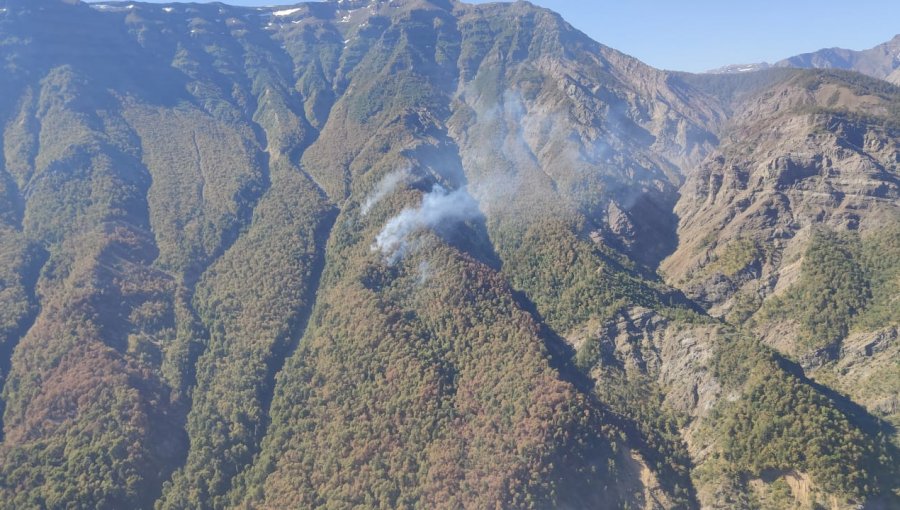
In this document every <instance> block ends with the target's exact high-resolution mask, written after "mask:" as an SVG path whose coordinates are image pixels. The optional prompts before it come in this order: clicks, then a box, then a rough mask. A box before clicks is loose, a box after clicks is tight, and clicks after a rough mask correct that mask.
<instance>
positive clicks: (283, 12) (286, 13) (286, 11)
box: [272, 7, 303, 16]
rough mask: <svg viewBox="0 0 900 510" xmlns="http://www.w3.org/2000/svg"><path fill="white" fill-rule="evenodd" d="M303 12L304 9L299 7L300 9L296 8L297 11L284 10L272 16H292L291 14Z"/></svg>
mask: <svg viewBox="0 0 900 510" xmlns="http://www.w3.org/2000/svg"><path fill="white" fill-rule="evenodd" d="M302 10H303V8H302V7H298V8H296V9H285V10H283V11H275V12H273V13H272V16H290V15H291V14H294V13H295V12H300V11H302Z"/></svg>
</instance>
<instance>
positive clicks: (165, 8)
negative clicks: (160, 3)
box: [163, 7, 175, 12]
mask: <svg viewBox="0 0 900 510" xmlns="http://www.w3.org/2000/svg"><path fill="white" fill-rule="evenodd" d="M174 10H175V9H173V8H171V7H163V11H165V12H172V11H174Z"/></svg>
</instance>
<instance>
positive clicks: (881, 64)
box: [710, 35, 900, 85]
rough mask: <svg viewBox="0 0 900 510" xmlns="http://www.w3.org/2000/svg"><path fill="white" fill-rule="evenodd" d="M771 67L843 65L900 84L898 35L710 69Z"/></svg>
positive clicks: (735, 70) (719, 71) (720, 71)
mask: <svg viewBox="0 0 900 510" xmlns="http://www.w3.org/2000/svg"><path fill="white" fill-rule="evenodd" d="M771 67H794V68H799V69H843V70H846V71H856V72H858V73H862V74H865V75H868V76H872V77H873V78H878V79H881V80H887V81H889V82H891V83H893V84H894V85H900V35H897V36H894V38H893V39H891V40H890V41H888V42H886V43H882V44H879V45H878V46H875V47H874V48H870V49H868V50H861V51H856V50H847V49H843V48H825V49H821V50H819V51H814V52H812V53H803V54H801V55H796V56H793V57H789V58H786V59H784V60H779V61H778V62H776V63H774V64H768V63H766V62H761V63H757V64H745V65H730V66H725V67H722V68H719V69H715V70H713V71H710V73H716V74H728V73H742V72H748V71H759V70H762V69H769V68H771Z"/></svg>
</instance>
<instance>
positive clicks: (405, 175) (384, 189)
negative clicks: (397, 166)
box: [360, 168, 412, 216]
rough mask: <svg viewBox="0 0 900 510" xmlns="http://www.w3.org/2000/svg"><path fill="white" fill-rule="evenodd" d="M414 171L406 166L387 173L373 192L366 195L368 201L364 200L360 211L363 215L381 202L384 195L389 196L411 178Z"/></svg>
mask: <svg viewBox="0 0 900 510" xmlns="http://www.w3.org/2000/svg"><path fill="white" fill-rule="evenodd" d="M411 175H412V173H411V172H410V170H409V168H404V169H402V170H394V171H393V172H391V173H389V174H387V175H385V176H384V177H382V178H381V180H380V181H379V182H378V185H377V186H375V189H374V190H373V191H372V193H370V194H369V196H368V197H366V201H365V202H363V205H362V207H361V210H360V212H361V213H362V215H363V216H365V215H367V214H369V210H370V209H372V207H373V206H374V205H375V204H377V203H378V202H380V201H381V200H382V199H383V198H384V197H386V196H388V195H389V194H390V193H391V192H393V191H394V190H395V189H397V186H399V185H400V184H403V183H405V182H406V181H407V180H409V178H410V176H411Z"/></svg>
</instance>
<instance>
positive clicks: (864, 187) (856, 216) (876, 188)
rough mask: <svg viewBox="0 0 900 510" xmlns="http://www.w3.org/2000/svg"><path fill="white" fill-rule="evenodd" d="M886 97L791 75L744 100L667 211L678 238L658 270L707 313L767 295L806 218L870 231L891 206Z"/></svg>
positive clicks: (893, 174) (891, 140)
mask: <svg viewBox="0 0 900 510" xmlns="http://www.w3.org/2000/svg"><path fill="white" fill-rule="evenodd" d="M887 104H888V99H887V98H886V97H885V96H882V95H879V94H878V93H877V92H873V93H865V92H860V91H853V90H851V89H850V88H848V86H847V85H841V83H840V82H839V81H838V82H837V83H818V82H813V83H808V82H806V81H802V80H796V79H795V80H789V81H788V82H786V83H784V84H782V85H780V86H778V87H775V88H774V89H773V90H770V91H768V92H766V93H765V94H762V95H759V96H757V97H755V98H753V99H750V100H747V101H745V103H744V104H743V105H742V106H741V108H743V112H742V113H738V114H737V115H736V116H735V119H734V121H733V122H732V123H731V124H730V125H729V126H728V127H727V128H726V133H727V135H726V136H724V137H723V143H722V145H721V146H720V148H719V149H718V150H717V151H716V153H714V154H712V155H710V156H709V157H708V158H707V159H706V160H705V161H704V162H703V163H702V164H701V165H700V167H699V168H698V169H697V170H696V171H695V172H693V173H692V174H690V175H689V177H688V180H687V182H686V183H685V185H684V186H683V187H682V189H681V199H680V200H679V202H678V205H677V206H676V208H675V212H676V214H677V215H678V217H679V227H678V230H679V240H680V243H679V246H678V249H677V250H676V251H675V253H673V254H672V255H671V256H670V257H669V258H667V259H666V260H665V261H664V262H663V264H662V266H661V268H662V270H663V272H664V273H665V274H666V275H667V276H668V278H669V280H670V281H671V282H673V283H676V284H677V285H679V286H680V287H681V288H683V289H685V290H686V292H687V293H688V295H689V296H690V297H692V298H695V299H697V300H698V301H700V302H702V303H704V305H705V306H706V307H707V308H708V309H710V310H711V311H712V313H713V314H715V315H721V316H724V315H726V314H727V313H728V312H729V311H730V310H731V309H732V308H734V306H735V304H736V303H735V302H734V301H733V299H734V298H735V297H736V296H737V295H739V294H743V296H742V297H743V298H746V297H747V296H755V297H759V298H764V297H765V296H766V295H769V294H771V292H772V290H773V289H774V285H775V284H777V281H778V279H779V277H780V273H781V271H782V269H783V268H784V265H785V264H784V254H785V253H786V252H788V251H789V250H790V246H791V245H792V244H793V243H795V242H805V240H806V237H805V236H802V235H800V236H799V237H798V234H800V233H801V232H803V231H804V230H805V229H807V228H809V227H810V226H812V225H827V226H829V227H831V228H834V229H837V230H862V231H864V230H867V229H875V228H879V226H880V225H882V224H883V222H884V221H886V218H890V217H891V215H892V214H894V213H895V212H896V211H897V210H898V198H900V178H898V174H897V166H896V163H897V161H898V159H900V146H898V142H897V137H896V135H895V132H894V131H893V128H890V127H884V126H881V125H879V124H878V123H875V122H867V121H861V120H859V119H855V118H853V117H851V116H848V115H845V114H842V113H840V112H839V111H838V108H841V107H842V106H844V107H847V108H855V109H857V110H859V111H860V112H861V115H868V116H870V117H871V118H878V117H879V116H882V115H886V113H885V112H886V108H887Z"/></svg>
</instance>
